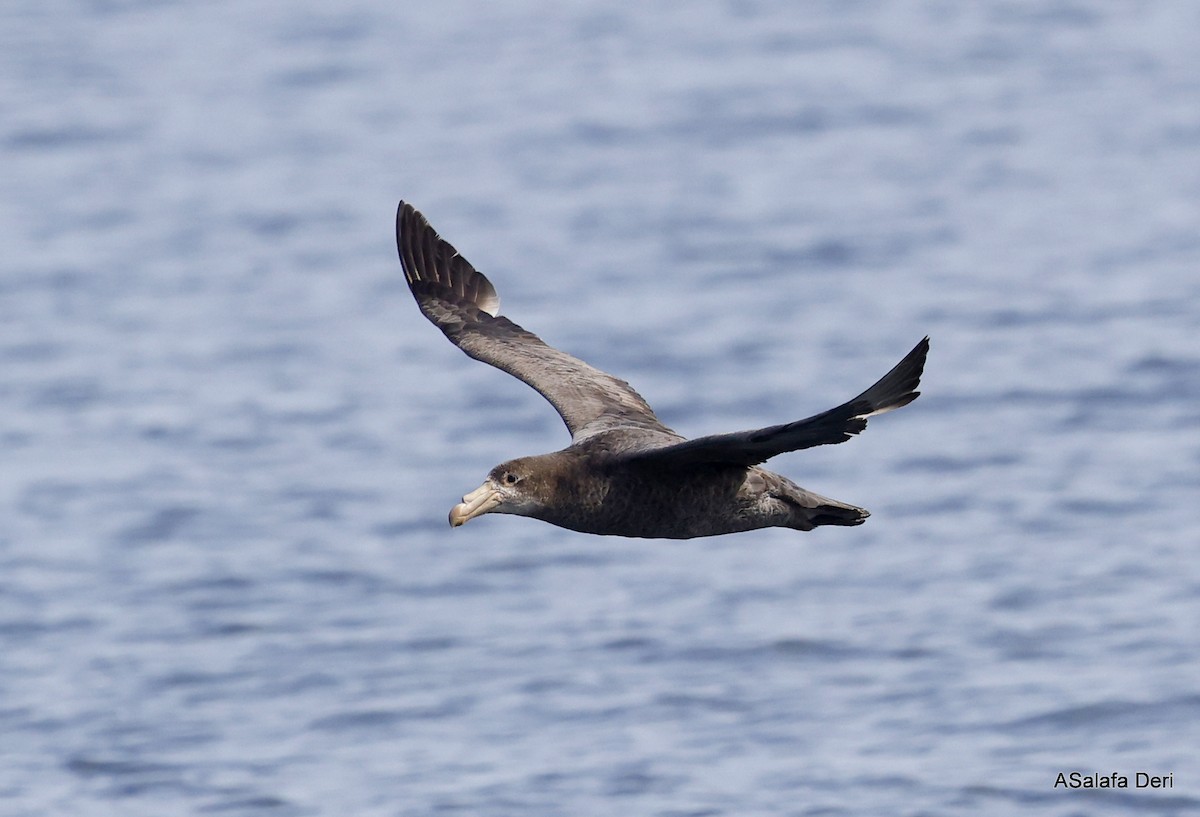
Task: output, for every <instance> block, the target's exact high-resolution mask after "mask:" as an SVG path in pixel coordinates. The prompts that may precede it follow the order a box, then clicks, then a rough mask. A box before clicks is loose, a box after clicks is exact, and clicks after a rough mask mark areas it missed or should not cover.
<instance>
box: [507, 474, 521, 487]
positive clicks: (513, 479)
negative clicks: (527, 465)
mask: <svg viewBox="0 0 1200 817" xmlns="http://www.w3.org/2000/svg"><path fill="white" fill-rule="evenodd" d="M520 481H521V478H520V477H518V476H517V475H516V474H514V473H513V472H512V471H508V472H506V473H505V474H504V482H505V484H507V485H516V484H517V483H518V482H520Z"/></svg>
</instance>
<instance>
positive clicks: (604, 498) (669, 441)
mask: <svg viewBox="0 0 1200 817" xmlns="http://www.w3.org/2000/svg"><path fill="white" fill-rule="evenodd" d="M396 240H397V245H398V248H399V252H400V259H401V262H402V264H403V266H404V270H405V277H406V278H407V280H408V283H409V287H410V288H411V289H412V292H413V296H414V297H415V298H416V300H417V304H418V305H419V306H420V308H421V311H422V312H424V313H425V316H426V317H427V318H429V319H430V320H431V321H432V322H433V323H434V324H435V325H437V326H438V327H439V328H440V329H441V330H442V331H443V332H444V333H445V334H446V336H447V337H448V338H449V339H450V340H451V341H452V342H453V343H454V344H455V345H456V346H458V347H459V348H461V349H462V350H463V351H464V352H466V353H467V354H468V355H470V356H471V357H474V358H476V359H479V360H482V361H484V362H486V363H490V364H492V365H493V366H496V367H497V368H500V369H502V370H504V371H506V372H508V373H510V374H512V375H513V376H515V377H517V378H519V379H521V380H523V381H525V382H526V383H528V384H529V385H530V386H532V387H533V388H534V389H536V390H537V391H538V392H540V393H541V394H542V395H543V396H544V397H546V399H547V400H549V401H550V403H551V404H552V405H554V407H555V408H556V409H557V410H558V412H559V414H560V415H562V417H563V421H564V422H565V423H566V425H567V428H568V430H569V431H570V432H571V434H572V442H571V445H570V446H568V447H567V448H564V449H562V450H560V451H555V452H552V453H549V454H539V455H536V456H530V457H520V458H517V459H514V460H510V461H508V462H505V463H502V464H500V465H497V466H496V467H495V468H493V469H492V471H491V473H490V474H489V475H488V478H487V481H485V482H484V484H483V485H481V486H480V487H479V488H478V489H476V490H475V491H473V492H471V493H470V494H467V495H466V496H464V497H463V502H462V504H460V505H456V506H455V507H454V509H453V510H451V512H450V523H451V524H452V525H454V526H458V525H461V524H463V523H465V522H467V521H469V520H470V519H473V518H475V517H477V516H480V515H482V514H485V513H512V514H519V515H522V516H530V517H533V518H535V519H540V520H542V521H545V522H549V523H551V524H553V525H558V526H559V527H563V528H569V529H571V530H577V531H582V532H584V533H596V534H608V535H616V536H636V537H652V538H666V539H689V538H692V537H697V536H714V535H717V534H723V533H737V532H740V531H746V530H754V529H757V528H766V527H787V528H794V529H797V530H812V529H813V528H815V527H818V526H821V525H859V524H862V522H863V521H864V520H865V519H866V518H867V516H869V514H868V512H867V511H866V510H864V509H862V508H859V507H856V506H854V505H848V504H845V503H842V502H838V501H837V500H833V499H828V498H826V497H822V496H819V495H817V494H814V493H811V492H809V491H807V490H805V489H804V488H801V487H800V486H798V485H796V484H795V483H793V482H792V481H791V480H789V479H787V478H786V477H783V476H780V475H779V474H775V473H773V472H771V471H768V470H766V469H764V468H761V467H759V464H760V463H762V462H765V461H766V460H767V459H769V458H770V457H772V456H775V455H776V454H780V453H783V452H784V451H795V450H799V449H802V448H810V447H812V446H816V445H827V444H832V443H839V442H843V441H845V440H848V439H850V437H851V436H852V435H854V434H857V433H859V432H860V431H862V429H863V428H865V427H866V421H867V417H870V416H873V415H875V414H882V413H884V412H886V411H891V410H893V409H896V408H900V407H901V406H904V405H907V404H908V403H910V402H912V401H913V400H914V399H916V397H917V395H918V392H916V391H915V390H914V389H915V388H916V386H917V383H918V381H919V379H920V376H921V371H922V368H923V367H924V363H925V355H926V353H927V351H928V348H929V339H928V338H926V339H924V340H922V341H921V343H919V344H917V346H916V348H914V349H913V350H912V351H911V352H910V353H909V354H908V355H907V356H906V357H905V358H904V360H902V361H901V362H900V363H899V364H897V365H896V367H895V368H893V369H892V371H890V372H888V374H886V375H885V376H884V377H883V378H882V379H881V380H880V381H879V382H877V383H876V384H875V385H874V386H872V387H871V388H869V389H867V390H866V391H865V392H863V393H862V394H861V395H859V396H858V397H856V398H854V399H853V400H850V401H848V402H847V403H844V404H842V405H840V406H838V407H836V408H833V409H830V410H829V411H826V412H823V413H822V414H818V415H815V416H814V417H810V418H808V419H805V420H800V421H798V422H794V423H785V424H783V425H779V426H772V427H770V428H763V429H756V430H753V431H745V432H736V433H733V434H719V435H714V436H710V437H701V438H699V439H695V440H688V439H686V438H684V437H682V436H681V435H679V434H677V433H675V432H674V431H672V430H671V429H670V428H667V427H666V426H665V425H663V424H662V423H661V422H660V421H659V420H658V418H657V417H656V416H655V414H654V412H653V410H651V408H650V407H649V405H647V404H646V401H645V400H643V399H642V397H641V396H640V395H639V394H638V393H637V392H635V391H634V390H633V388H632V387H630V386H629V384H628V383H625V382H624V381H622V380H618V379H617V378H615V377H613V376H612V375H609V374H607V373H605V372H601V371H600V370H598V369H595V368H593V367H591V366H589V365H588V364H586V363H584V362H583V361H581V360H578V359H577V358H574V357H572V356H570V355H567V354H565V353H563V352H561V351H559V350H557V349H554V348H553V347H550V346H547V345H546V344H545V343H543V342H542V341H541V340H540V339H539V338H538V337H537V336H536V335H533V334H531V333H529V332H527V331H525V330H524V329H522V328H521V327H519V326H517V325H516V324H514V323H512V322H511V321H509V320H508V319H507V318H501V317H498V312H499V303H500V301H499V298H498V297H497V296H496V292H495V289H494V288H493V287H492V285H491V283H490V282H489V281H488V280H487V278H485V277H484V276H483V275H482V274H481V273H479V272H477V271H476V270H475V269H474V268H473V267H472V266H471V265H470V264H469V263H468V262H467V261H466V259H464V258H463V257H462V256H461V255H459V254H458V252H457V251H456V250H455V249H454V248H453V247H452V246H451V245H450V244H448V243H447V242H445V241H444V240H442V239H441V238H440V237H439V236H438V235H437V233H436V232H435V231H434V230H433V228H432V227H430V226H429V223H428V222H427V221H426V220H425V218H424V216H422V215H421V214H420V213H418V212H417V211H416V210H415V209H413V207H412V206H411V205H407V204H405V203H403V202H401V204H400V210H399V212H398V214H397V219H396Z"/></svg>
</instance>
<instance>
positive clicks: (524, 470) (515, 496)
mask: <svg viewBox="0 0 1200 817" xmlns="http://www.w3.org/2000/svg"><path fill="white" fill-rule="evenodd" d="M541 459H543V458H542V457H520V458H518V459H515V460H509V461H508V462H502V463H500V464H499V465H497V466H496V467H495V468H493V469H492V470H491V473H489V474H488V477H487V479H486V480H485V481H484V483H483V484H482V485H480V486H479V487H478V488H476V489H475V490H474V491H471V493H469V494H467V495H466V496H464V497H463V501H462V502H461V503H460V504H458V505H455V506H454V507H453V508H451V509H450V527H452V528H457V527H458V526H459V525H464V524H466V523H467V522H470V521H471V520H472V519H474V518H475V517H477V516H483V515H484V514H485V513H512V514H517V515H519V516H537V515H538V513H539V511H540V510H541V509H542V508H544V507H545V506H546V503H547V501H548V499H549V497H548V494H547V484H548V483H549V482H550V480H548V479H547V473H546V469H545V468H544V467H538V465H539V460H541Z"/></svg>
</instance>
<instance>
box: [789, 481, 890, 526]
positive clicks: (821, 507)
mask: <svg viewBox="0 0 1200 817" xmlns="http://www.w3.org/2000/svg"><path fill="white" fill-rule="evenodd" d="M788 488H789V489H790V490H787V491H786V492H783V493H781V494H780V496H779V498H780V499H782V500H784V501H785V502H786V503H787V504H788V506H789V507H790V508H791V511H792V518H791V522H790V523H789V524H788V527H789V528H795V529H796V530H812V529H813V528H819V527H821V526H822V525H861V524H862V523H863V522H866V521H867V517H868V516H870V515H871V512H870V511H868V510H867V509H866V508H860V507H858V506H857V505H850V504H848V503H845V502H839V501H837V500H836V499H830V498H829V497H827V496H821V495H820V494H814V493H813V492H812V491H808V490H805V489H804V488H801V487H800V486H799V485H796V484H795V483H793V482H791V481H790V480H788Z"/></svg>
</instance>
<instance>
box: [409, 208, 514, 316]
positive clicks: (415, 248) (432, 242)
mask: <svg viewBox="0 0 1200 817" xmlns="http://www.w3.org/2000/svg"><path fill="white" fill-rule="evenodd" d="M396 251H397V253H399V255H400V265H401V266H402V267H403V268H404V278H405V280H407V281H408V285H409V287H410V288H412V289H413V294H414V295H417V288H418V287H419V288H422V289H425V288H427V287H429V286H432V287H434V289H435V290H437V289H439V288H440V290H441V292H442V293H443V296H444V297H448V298H451V299H452V300H455V301H458V302H461V303H463V304H466V305H469V306H472V307H474V308H475V309H478V310H480V311H482V312H486V313H487V314H489V315H493V316H494V315H498V314H499V312H500V298H499V296H498V295H497V294H496V290H495V288H494V287H493V286H492V284H491V282H490V281H489V280H488V279H487V277H486V276H485V275H484V274H483V273H481V272H479V271H478V270H476V269H475V268H474V267H472V266H471V264H470V262H468V261H467V259H465V258H463V257H462V256H461V255H460V254H459V252H458V250H456V249H454V247H453V245H451V244H450V242H448V241H446V240H445V239H444V238H442V237H441V236H439V235H438V233H437V230H435V229H433V227H432V226H431V225H430V224H429V220H428V219H426V218H425V216H423V215H422V214H421V212H420V211H419V210H417V208H415V207H413V206H412V205H411V204H409V203H407V202H405V201H403V200H401V201H400V204H399V206H398V207H397V208H396ZM418 300H420V299H419V298H418Z"/></svg>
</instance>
